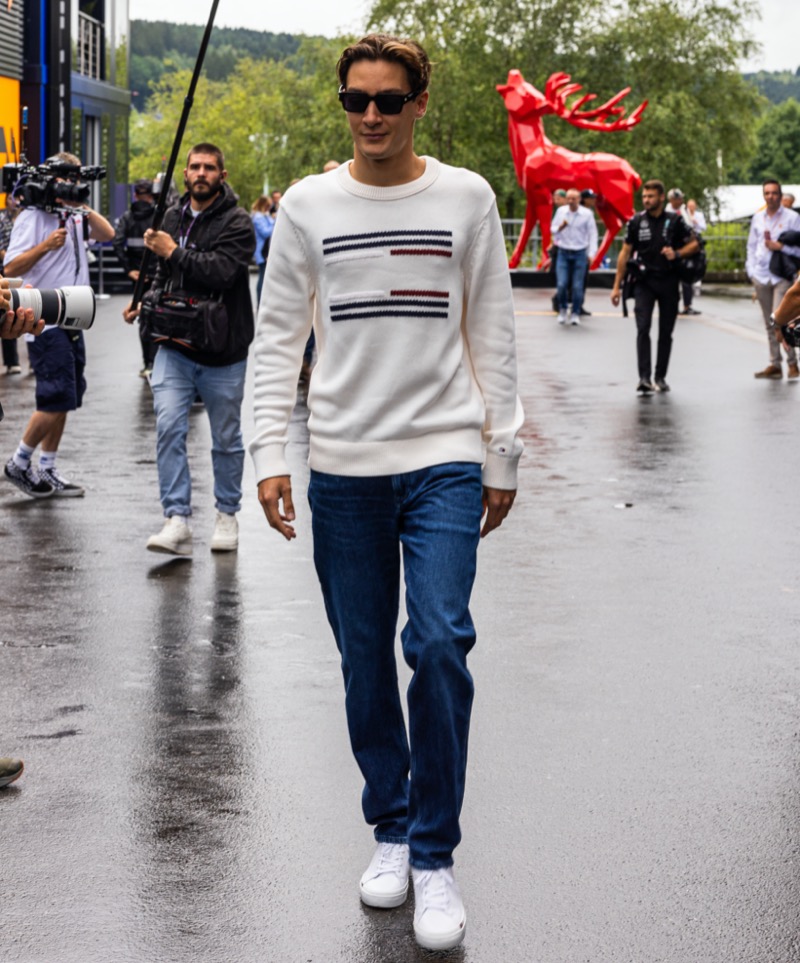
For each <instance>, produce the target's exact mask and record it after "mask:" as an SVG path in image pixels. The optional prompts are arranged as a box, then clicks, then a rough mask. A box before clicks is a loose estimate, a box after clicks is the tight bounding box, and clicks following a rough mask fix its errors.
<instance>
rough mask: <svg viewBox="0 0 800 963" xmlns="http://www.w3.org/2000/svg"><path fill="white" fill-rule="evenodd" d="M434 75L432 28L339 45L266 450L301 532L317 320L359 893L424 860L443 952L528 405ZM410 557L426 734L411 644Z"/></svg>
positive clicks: (417, 880) (318, 437)
mask: <svg viewBox="0 0 800 963" xmlns="http://www.w3.org/2000/svg"><path fill="white" fill-rule="evenodd" d="M430 71H431V64H430V61H429V60H428V57H427V55H426V54H425V51H424V50H423V49H422V48H421V47H420V46H419V44H417V43H415V42H414V41H411V40H399V39H397V38H393V37H387V36H384V35H375V34H372V35H369V36H367V37H364V38H363V39H362V40H361V41H359V42H358V43H356V44H353V45H352V46H350V47H348V48H347V49H346V50H345V51H344V53H343V54H342V56H341V58H340V60H339V63H338V66H337V73H338V76H339V81H340V84H341V86H340V88H339V99H340V101H341V103H342V106H343V107H344V109H345V111H346V112H347V119H348V122H349V126H350V133H351V136H352V138H353V143H354V158H353V160H352V162H350V163H346V164H342V165H341V166H340V167H338V168H337V169H335V170H332V171H330V172H329V173H326V174H318V175H314V176H310V177H306V178H304V179H303V180H302V181H300V182H299V183H298V184H296V185H294V186H292V187H291V188H290V189H289V190H288V191H287V192H286V194H285V196H284V198H283V200H282V202H281V215H280V217H279V218H278V220H277V223H276V225H275V232H274V235H273V239H272V244H271V246H270V256H269V261H268V263H267V274H266V281H265V284H264V294H263V297H262V300H261V305H260V309H259V319H258V329H257V333H256V342H255V385H254V402H255V421H256V437H255V439H254V440H253V442H252V444H251V445H250V451H251V453H252V455H253V460H254V462H255V469H256V479H257V481H258V497H259V500H260V502H261V504H262V506H263V508H264V512H265V514H266V516H267V520H268V522H269V524H270V526H271V527H272V528H274V529H275V530H276V531H277V532H279V533H280V534H282V535H283V536H284V537H285V538H286V539H292V538H294V537H295V534H296V533H295V529H294V525H293V522H294V519H295V513H294V507H293V502H292V488H291V479H290V477H289V468H288V465H287V462H286V459H285V449H286V445H287V441H288V426H289V421H290V418H291V414H292V410H293V407H294V403H295V400H296V394H297V391H296V387H297V375H298V372H299V370H300V366H301V363H302V358H303V349H304V347H305V344H306V341H307V338H308V335H309V333H310V331H311V328H312V322H313V328H314V331H315V333H316V341H317V350H318V360H317V365H316V367H315V368H314V372H313V375H312V377H311V381H310V387H309V394H308V407H309V410H310V417H309V422H308V426H309V436H310V437H309V456H308V461H309V465H310V468H311V478H310V482H309V490H308V499H309V503H310V505H311V523H312V533H313V538H314V562H315V565H316V569H317V574H318V576H319V579H320V584H321V587H322V593H323V597H324V600H325V608H326V612H327V615H328V620H329V622H330V624H331V628H332V629H333V633H334V637H335V639H336V644H337V646H338V648H339V651H340V653H341V664H342V671H343V675H344V681H345V708H346V714H347V722H348V729H349V733H350V743H351V747H352V751H353V755H354V757H355V759H356V762H357V763H358V765H359V768H360V769H361V773H362V775H363V777H364V782H365V787H364V791H363V793H362V809H363V812H364V817H365V819H366V821H367V823H368V824H370V825H372V826H374V837H375V841H376V843H377V847H376V849H375V853H374V856H373V858H372V861H371V862H370V864H369V867H368V869H367V870H366V872H365V873H364V874H363V875H362V877H361V880H360V884H359V893H360V896H361V900H362V901H363V902H364V903H365V904H367V905H368V906H374V907H379V908H383V909H389V908H392V907H395V906H400V905H402V904H403V903H404V902H405V900H406V895H407V892H408V883H409V866H410V868H411V875H412V877H413V885H414V894H415V908H414V934H415V937H416V940H417V942H418V943H419V944H420V945H421V946H423V947H425V948H427V949H433V950H445V949H449V948H451V947H454V946H457V945H458V944H459V943H460V942H461V941H462V940H463V938H464V933H465V927H466V914H465V911H464V905H463V902H462V901H461V897H460V896H459V892H458V887H457V886H456V883H455V880H454V877H453V871H452V866H453V850H454V849H455V847H456V846H457V845H458V843H459V841H460V838H461V831H460V827H459V814H460V810H461V805H462V801H463V795H464V785H465V778H466V764H467V740H468V734H469V722H470V711H471V704H472V695H473V683H472V678H471V676H470V673H469V671H468V668H467V653H468V652H469V651H470V649H471V648H472V646H473V645H474V643H475V630H474V626H473V623H472V619H471V617H470V614H469V597H470V594H471V590H472V584H473V580H474V577H475V569H476V558H477V548H478V543H479V538H480V536H482V535H486V534H488V533H489V532H491V531H492V530H493V529H495V528H497V527H498V526H499V525H500V524H501V522H502V521H503V520H504V519H505V517H506V515H507V514H508V512H509V510H510V509H511V506H512V503H513V501H514V496H515V493H516V485H517V482H516V474H517V462H518V459H519V456H520V453H521V450H522V443H521V441H520V439H519V432H520V429H521V427H522V421H523V415H522V407H521V405H520V403H519V399H518V398H517V394H516V354H515V347H514V306H513V299H512V293H511V284H510V276H509V273H508V263H507V256H506V252H505V244H504V241H503V233H502V227H501V224H500V217H499V214H498V211H497V206H496V202H495V198H494V195H493V193H492V191H491V188H490V187H489V185H488V184H487V183H486V182H485V181H484V180H483V179H482V178H481V177H479V176H478V175H477V174H473V173H472V172H471V171H466V170H462V169H458V168H454V167H449V166H447V165H446V164H442V163H440V162H439V161H438V160H436V159H435V158H433V157H424V156H419V155H417V154H416V153H415V151H414V127H415V124H416V122H417V121H418V120H421V119H422V117H423V116H424V115H425V111H426V108H427V104H428V89H427V88H428V82H429V78H430ZM484 514H485V519H484V521H483V527H481V518H482V516H483V515H484ZM401 557H402V561H403V567H402V577H403V578H404V580H405V602H406V611H407V613H408V622H407V624H406V626H405V627H404V628H403V631H402V633H401V639H402V646H403V655H404V657H405V660H406V662H407V663H408V664H409V666H410V667H411V669H412V670H413V673H414V674H413V678H412V681H411V684H410V686H409V689H408V693H407V699H408V731H406V725H405V722H404V719H403V709H402V705H401V699H400V693H399V690H398V683H397V668H396V663H395V655H394V649H395V634H396V625H397V618H398V607H399V599H400V587H401V586H400V581H401V566H400V562H401ZM317 869H318V868H317Z"/></svg>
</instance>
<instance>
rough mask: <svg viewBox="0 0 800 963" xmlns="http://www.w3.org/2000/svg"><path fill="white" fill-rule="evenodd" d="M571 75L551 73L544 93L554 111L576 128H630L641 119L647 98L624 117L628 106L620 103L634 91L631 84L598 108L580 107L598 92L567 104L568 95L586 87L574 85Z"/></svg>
mask: <svg viewBox="0 0 800 963" xmlns="http://www.w3.org/2000/svg"><path fill="white" fill-rule="evenodd" d="M571 79H572V78H571V77H570V75H569V74H551V75H550V77H549V78H548V81H547V84H546V85H545V89H544V94H545V98H546V100H547V103H548V104H549V105H550V106H551V107H552V108H553V113H554V114H556V116H558V117H561V118H562V119H563V120H566V121H567V122H568V123H570V124H572V126H573V127H582V128H583V129H584V130H630V129H631V127H635V126H636V125H637V124H638V123H639V121H640V120H641V119H642V111H643V110H644V109H645V107H646V106H647V101H646V100H645V101H643V102H642V103H641V104H639V106H638V107H637V108H636V109H635V110H634V111H633V112H632V113H631V114H630V115H629V116H628V117H625V116H624V115H625V107H624V106H621V105H620V101H622V100H624V99H625V98H626V97H627V96H628V94H629V93H630V92H631V88H630V87H626V88H625V89H624V90H621V91H620V92H619V93H618V94H615V95H614V96H613V97H612V98H611V99H610V100H607V101H606V102H605V103H604V104H602V106H600V107H595V108H594V109H593V110H583V111H582V110H581V107H583V105H584V104H588V103H589V102H590V101H592V100H596V99H597V95H596V94H583V96H581V97H579V98H578V99H577V100H576V101H573V103H572V104H571V105H568V104H567V98H568V97H571V96H572V95H573V94H577V93H578V91H579V90H583V87H582V85H581V84H571V83H570V80H571Z"/></svg>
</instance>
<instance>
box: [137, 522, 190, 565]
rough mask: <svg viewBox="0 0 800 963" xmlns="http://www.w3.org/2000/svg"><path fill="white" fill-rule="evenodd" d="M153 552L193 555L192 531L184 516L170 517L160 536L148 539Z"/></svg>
mask: <svg viewBox="0 0 800 963" xmlns="http://www.w3.org/2000/svg"><path fill="white" fill-rule="evenodd" d="M147 547H148V548H149V549H150V551H151V552H166V554H167V555H191V554H192V530H191V528H189V524H188V522H187V521H186V518H185V517H184V516H183V515H170V517H169V518H168V519H167V520H166V521H165V522H164V527H163V528H162V529H161V531H160V532H159V533H158V535H151V536H150V538H148V539H147Z"/></svg>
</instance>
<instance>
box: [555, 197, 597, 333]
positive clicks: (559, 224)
mask: <svg viewBox="0 0 800 963" xmlns="http://www.w3.org/2000/svg"><path fill="white" fill-rule="evenodd" d="M550 230H551V232H552V235H553V244H554V245H555V246H556V247H557V248H558V258H557V260H556V284H557V285H558V288H557V291H556V298H557V300H558V323H559V324H566V323H567V318H568V317H569V323H570V324H573V325H579V324H580V323H581V310H582V308H583V295H584V285H585V282H586V268H587V265H588V263H589V261H591V259H592V258H593V257H594V256H595V254H596V253H597V224H596V223H595V220H594V214H593V213H592V212H591V211H590V210H589V208H588V207H581V193H580V191H578V190H576V189H575V188H574V187H572V188H570V189H569V190H568V191H567V203H566V204H565V205H564V206H563V207H559V208H558V209H557V210H556V213H555V215H554V217H553V223H552V224H551V226H550ZM570 290H571V291H572V313H571V314H570V313H569V296H570V295H569V292H570Z"/></svg>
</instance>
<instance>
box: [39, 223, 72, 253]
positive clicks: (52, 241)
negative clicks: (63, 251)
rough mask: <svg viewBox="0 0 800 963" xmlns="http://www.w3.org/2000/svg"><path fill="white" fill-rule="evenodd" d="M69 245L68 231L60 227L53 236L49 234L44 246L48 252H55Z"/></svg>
mask: <svg viewBox="0 0 800 963" xmlns="http://www.w3.org/2000/svg"><path fill="white" fill-rule="evenodd" d="M66 243H67V229H66V228H65V227H59V228H57V229H56V230H55V231H53V233H52V234H49V235H48V236H47V237H46V238H45V241H44V246H45V247H46V248H47V250H48V251H55V250H57V249H58V248H60V247H63V246H64V245H65V244H66Z"/></svg>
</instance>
